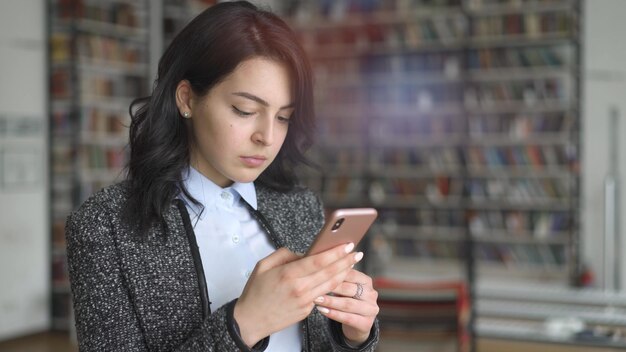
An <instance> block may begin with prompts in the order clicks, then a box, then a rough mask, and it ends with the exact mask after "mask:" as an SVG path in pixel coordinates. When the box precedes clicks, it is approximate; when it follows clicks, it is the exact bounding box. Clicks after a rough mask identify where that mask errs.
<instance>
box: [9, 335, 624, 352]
mask: <svg viewBox="0 0 626 352" xmlns="http://www.w3.org/2000/svg"><path fill="white" fill-rule="evenodd" d="M476 347H477V352H505V351H506V352H527V351H533V352H583V351H584V352H617V351H620V350H617V349H610V348H589V347H582V346H580V347H576V346H558V345H552V344H538V343H529V342H513V341H506V340H491V339H479V340H478V341H477V346H476ZM0 351H1V352H78V348H76V347H75V346H73V345H72V343H71V342H70V339H69V336H68V335H67V334H63V333H52V332H49V333H41V334H36V335H30V336H26V337H22V338H18V339H15V340H11V341H4V342H0ZM621 351H623V350H621Z"/></svg>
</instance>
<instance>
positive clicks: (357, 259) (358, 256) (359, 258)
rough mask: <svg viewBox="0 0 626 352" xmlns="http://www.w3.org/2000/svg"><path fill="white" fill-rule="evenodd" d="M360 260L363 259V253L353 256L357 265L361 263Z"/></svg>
mask: <svg viewBox="0 0 626 352" xmlns="http://www.w3.org/2000/svg"><path fill="white" fill-rule="evenodd" d="M361 259H363V252H359V253H357V254H355V255H354V260H356V262H357V263H358V262H359V261H361Z"/></svg>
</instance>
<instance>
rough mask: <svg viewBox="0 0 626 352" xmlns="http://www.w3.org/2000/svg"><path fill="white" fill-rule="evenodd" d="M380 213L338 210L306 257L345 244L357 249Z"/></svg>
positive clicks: (362, 209) (371, 209)
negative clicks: (351, 244) (352, 245)
mask: <svg viewBox="0 0 626 352" xmlns="http://www.w3.org/2000/svg"><path fill="white" fill-rule="evenodd" d="M377 216H378V212H377V211H376V209H374V208H350V209H337V210H335V211H333V213H332V214H331V215H330V216H329V217H328V219H326V223H325V224H324V227H322V231H320V233H319V234H318V235H317V237H315V240H314V241H313V244H311V247H309V250H308V251H307V252H306V255H313V254H317V253H320V252H323V251H325V250H327V249H331V248H333V247H335V246H338V245H340V244H343V243H346V244H347V243H350V242H352V243H354V245H355V247H356V245H357V244H358V243H359V241H360V240H361V239H362V238H363V236H365V233H366V232H367V230H368V229H369V227H370V226H372V223H374V220H376V217H377Z"/></svg>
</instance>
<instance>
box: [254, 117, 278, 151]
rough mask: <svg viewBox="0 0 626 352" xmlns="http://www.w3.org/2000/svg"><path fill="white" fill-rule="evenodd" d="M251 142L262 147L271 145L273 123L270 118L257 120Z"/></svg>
mask: <svg viewBox="0 0 626 352" xmlns="http://www.w3.org/2000/svg"><path fill="white" fill-rule="evenodd" d="M252 141H254V142H255V143H257V144H262V145H264V146H270V145H272V143H273V141H274V121H273V119H272V118H261V119H257V124H256V126H255V131H254V133H253V134H252Z"/></svg>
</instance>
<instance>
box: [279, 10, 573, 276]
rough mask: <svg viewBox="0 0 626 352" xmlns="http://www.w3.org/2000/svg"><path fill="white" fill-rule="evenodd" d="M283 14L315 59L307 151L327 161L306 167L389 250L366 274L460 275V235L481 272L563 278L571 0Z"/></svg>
mask: <svg viewBox="0 0 626 352" xmlns="http://www.w3.org/2000/svg"><path fill="white" fill-rule="evenodd" d="M285 12H286V14H285V15H286V17H288V18H290V19H291V24H292V25H293V27H295V28H296V29H297V30H298V31H299V33H300V35H301V38H302V42H303V43H304V45H305V47H306V48H307V49H308V51H309V52H310V55H311V57H312V59H313V62H314V68H315V70H316V78H317V82H316V83H317V87H316V101H317V103H318V108H317V111H318V117H319V120H320V122H319V143H318V147H317V149H316V150H315V152H314V153H313V156H314V157H315V158H318V160H320V163H321V164H322V166H323V169H324V170H328V171H325V172H324V173H323V174H319V173H314V172H311V173H308V174H305V175H303V179H305V180H306V182H309V183H310V184H312V185H313V187H317V189H318V190H319V191H320V193H321V194H322V195H323V198H324V200H325V203H326V204H327V205H328V206H329V207H331V208H333V207H339V206H363V205H371V206H375V207H376V208H378V209H379V212H380V218H379V220H378V221H377V226H375V228H374V229H373V231H372V234H371V236H370V238H373V240H372V242H373V245H378V246H379V247H380V248H379V249H380V250H379V252H383V253H387V255H386V258H383V259H381V260H379V262H381V263H378V264H380V265H377V266H375V267H374V268H373V269H374V270H373V271H374V273H376V272H377V270H381V272H380V273H379V274H384V275H393V274H396V273H398V272H406V273H407V274H408V275H411V273H413V275H414V276H415V278H421V277H432V275H429V274H428V273H429V272H430V271H433V267H437V269H435V270H434V272H436V274H435V276H438V277H440V276H441V275H445V276H446V277H448V278H458V279H464V277H465V274H466V273H465V271H464V269H463V265H464V263H465V262H464V260H465V258H464V251H465V249H464V247H465V240H466V238H465V235H466V232H469V235H471V238H472V240H473V241H474V242H475V245H474V249H475V251H474V256H475V257H476V261H477V265H476V268H477V273H478V275H479V279H486V280H489V279H492V278H493V279H498V278H502V277H507V278H511V277H516V278H518V279H520V280H538V281H543V280H549V281H550V282H554V281H558V282H560V283H562V284H563V285H569V284H571V283H573V280H574V278H575V275H576V273H577V269H578V262H577V261H578V259H577V253H576V251H575V247H576V243H577V242H576V238H577V226H576V221H575V219H576V218H577V214H578V210H577V208H578V183H579V181H578V169H579V156H578V147H579V141H578V136H577V133H578V128H579V126H578V125H579V123H578V120H579V117H578V113H579V107H578V99H577V94H578V85H579V76H578V69H579V63H578V50H579V44H578V22H577V21H578V2H577V1H572V0H527V1H507V0H498V1H496V0H466V1H461V0H458V1H454V0H442V1H414V2H406V1H375V2H358V1H347V2H337V3H332V2H318V3H313V2H312V3H302V4H299V5H298V6H296V5H292V6H285ZM389 253H391V254H389ZM382 261H384V262H385V263H382ZM411 264H413V267H411ZM456 264H458V265H456ZM441 267H446V268H447V269H445V270H440V268H441ZM385 268H387V270H386V269H385ZM402 268H404V269H406V270H404V269H402ZM385 270H386V271H387V272H386V273H385ZM416 273H420V274H418V275H415V274H416ZM422 273H423V274H424V275H422ZM481 273H482V274H484V275H481Z"/></svg>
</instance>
